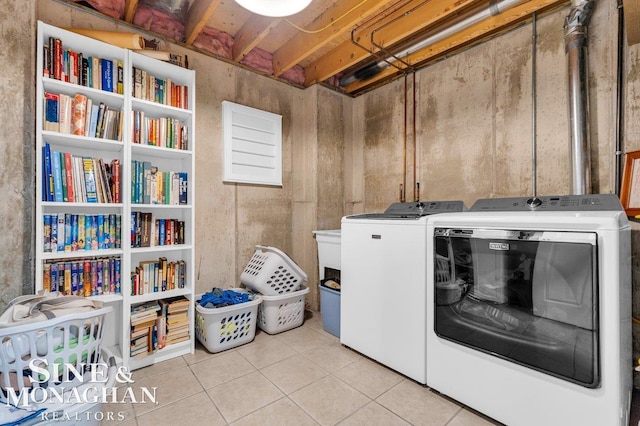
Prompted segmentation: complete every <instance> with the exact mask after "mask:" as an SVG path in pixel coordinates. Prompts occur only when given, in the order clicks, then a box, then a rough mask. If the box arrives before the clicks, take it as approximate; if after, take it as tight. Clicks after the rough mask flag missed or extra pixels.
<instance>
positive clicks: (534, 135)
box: [531, 12, 538, 197]
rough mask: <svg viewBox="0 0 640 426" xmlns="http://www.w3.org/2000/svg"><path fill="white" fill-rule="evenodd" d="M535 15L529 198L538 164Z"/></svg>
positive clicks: (533, 21)
mask: <svg viewBox="0 0 640 426" xmlns="http://www.w3.org/2000/svg"><path fill="white" fill-rule="evenodd" d="M537 22H538V20H537V15H536V14H535V12H534V13H533V15H532V17H531V33H532V34H531V196H532V197H535V196H536V195H537V192H538V189H537V178H536V166H537V163H538V157H537V150H538V148H537V145H538V144H537V135H538V123H537V122H538V120H537V113H538V111H537V110H538V104H537V90H538V85H537V79H536V77H537V75H536V63H537V53H538V49H537V45H538V28H537Z"/></svg>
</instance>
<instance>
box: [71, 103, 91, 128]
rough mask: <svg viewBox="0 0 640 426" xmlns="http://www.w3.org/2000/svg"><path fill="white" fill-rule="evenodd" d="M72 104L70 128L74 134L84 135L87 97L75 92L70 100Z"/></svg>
mask: <svg viewBox="0 0 640 426" xmlns="http://www.w3.org/2000/svg"><path fill="white" fill-rule="evenodd" d="M71 105H72V111H73V113H72V126H71V130H72V133H73V134H74V135H78V136H84V134H85V130H86V129H85V127H86V121H87V105H88V99H87V97H86V96H85V95H83V94H81V93H77V94H76V95H74V97H73V100H72V102H71Z"/></svg>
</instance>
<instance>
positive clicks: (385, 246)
mask: <svg viewBox="0 0 640 426" xmlns="http://www.w3.org/2000/svg"><path fill="white" fill-rule="evenodd" d="M464 209H465V207H464V203H463V202H462V201H440V202H427V201H425V202H413V203H394V204H392V205H391V206H390V207H389V208H388V209H387V210H386V211H385V212H384V213H370V214H363V215H355V216H347V217H344V218H343V219H342V228H341V244H342V247H341V249H342V254H341V268H342V270H341V295H340V298H341V300H340V305H341V308H340V309H341V314H340V315H341V316H340V342H341V343H342V344H344V345H346V346H348V347H350V348H352V349H354V350H356V351H358V352H360V353H362V354H364V355H366V356H368V357H370V358H372V359H374V360H376V361H378V362H380V363H382V364H384V365H386V366H388V367H390V368H392V369H394V370H396V371H398V372H400V373H402V374H404V375H406V376H408V377H410V378H412V379H414V380H416V381H418V382H420V383H422V384H424V383H425V377H426V368H425V341H426V338H425V336H426V332H425V324H426V308H427V306H426V271H427V267H426V256H427V238H426V225H427V219H428V218H429V217H431V215H433V214H435V213H443V212H453V211H463V210H464Z"/></svg>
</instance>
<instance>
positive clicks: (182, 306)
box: [130, 297, 191, 358]
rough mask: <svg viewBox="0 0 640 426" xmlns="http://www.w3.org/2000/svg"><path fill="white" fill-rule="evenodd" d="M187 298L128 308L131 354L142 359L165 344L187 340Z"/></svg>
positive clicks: (188, 334)
mask: <svg viewBox="0 0 640 426" xmlns="http://www.w3.org/2000/svg"><path fill="white" fill-rule="evenodd" d="M189 303H190V302H189V300H188V299H186V298H184V297H177V298H171V299H166V300H159V301H150V302H146V303H143V304H139V305H133V306H132V307H131V336H130V337H131V340H130V355H131V357H132V358H142V357H145V356H147V355H148V354H150V353H153V352H155V351H157V350H159V349H162V348H164V347H165V346H168V345H172V344H175V343H179V342H183V341H186V340H189V338H190V333H191V331H190V330H191V327H190V325H189Z"/></svg>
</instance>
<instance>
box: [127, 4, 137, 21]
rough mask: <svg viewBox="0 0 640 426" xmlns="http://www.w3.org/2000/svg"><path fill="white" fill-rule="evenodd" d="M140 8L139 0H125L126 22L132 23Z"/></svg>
mask: <svg viewBox="0 0 640 426" xmlns="http://www.w3.org/2000/svg"><path fill="white" fill-rule="evenodd" d="M137 8H138V0H125V1H124V20H125V22H128V23H132V22H133V17H134V16H135V14H136V9H137Z"/></svg>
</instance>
